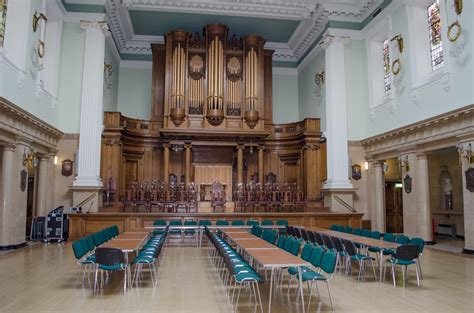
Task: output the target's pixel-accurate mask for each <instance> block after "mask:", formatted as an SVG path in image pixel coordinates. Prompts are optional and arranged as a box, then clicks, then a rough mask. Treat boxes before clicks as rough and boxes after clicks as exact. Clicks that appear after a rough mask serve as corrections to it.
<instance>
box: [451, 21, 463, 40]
mask: <svg viewBox="0 0 474 313" xmlns="http://www.w3.org/2000/svg"><path fill="white" fill-rule="evenodd" d="M453 28H456V33H455V34H454V36H453ZM461 30H462V28H461V24H460V23H459V22H458V21H456V22H454V23H452V24H451V25H449V27H448V39H449V41H451V42H455V41H456V40H458V39H459V37H460V36H461Z"/></svg>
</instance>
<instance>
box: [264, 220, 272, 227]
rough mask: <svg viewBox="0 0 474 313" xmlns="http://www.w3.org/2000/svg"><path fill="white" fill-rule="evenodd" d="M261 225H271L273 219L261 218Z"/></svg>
mask: <svg viewBox="0 0 474 313" xmlns="http://www.w3.org/2000/svg"><path fill="white" fill-rule="evenodd" d="M262 225H266V226H270V225H273V221H272V220H263V221H262Z"/></svg>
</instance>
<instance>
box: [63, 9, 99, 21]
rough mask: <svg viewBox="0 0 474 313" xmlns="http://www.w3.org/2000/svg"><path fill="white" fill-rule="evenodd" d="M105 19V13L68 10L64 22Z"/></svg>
mask: <svg viewBox="0 0 474 313" xmlns="http://www.w3.org/2000/svg"><path fill="white" fill-rule="evenodd" d="M104 19H105V14H104V13H82V12H67V13H66V16H65V17H64V22H67V23H79V22H80V21H94V22H101V21H103V20H104Z"/></svg>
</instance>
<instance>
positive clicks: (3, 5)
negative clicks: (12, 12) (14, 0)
mask: <svg viewBox="0 0 474 313" xmlns="http://www.w3.org/2000/svg"><path fill="white" fill-rule="evenodd" d="M6 16H7V0H0V47H2V46H3V40H4V39H5V20H6Z"/></svg>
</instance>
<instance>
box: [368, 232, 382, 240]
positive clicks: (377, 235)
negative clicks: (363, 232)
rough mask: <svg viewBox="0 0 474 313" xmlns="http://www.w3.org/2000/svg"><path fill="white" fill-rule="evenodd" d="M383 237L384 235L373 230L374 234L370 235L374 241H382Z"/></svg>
mask: <svg viewBox="0 0 474 313" xmlns="http://www.w3.org/2000/svg"><path fill="white" fill-rule="evenodd" d="M381 236H382V234H381V233H380V232H379V231H377V230H373V231H372V233H371V234H370V238H373V239H380V237H381Z"/></svg>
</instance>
